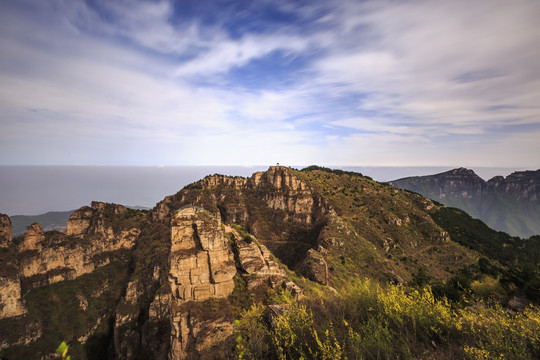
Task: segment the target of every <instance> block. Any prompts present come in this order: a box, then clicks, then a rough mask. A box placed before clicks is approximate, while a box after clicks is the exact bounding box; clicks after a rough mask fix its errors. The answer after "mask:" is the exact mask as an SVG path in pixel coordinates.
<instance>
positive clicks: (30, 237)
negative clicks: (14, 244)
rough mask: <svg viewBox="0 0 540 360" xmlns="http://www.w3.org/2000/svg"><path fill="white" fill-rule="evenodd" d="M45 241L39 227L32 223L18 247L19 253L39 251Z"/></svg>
mask: <svg viewBox="0 0 540 360" xmlns="http://www.w3.org/2000/svg"><path fill="white" fill-rule="evenodd" d="M44 240H45V234H44V233H43V229H42V228H41V225H39V224H36V223H33V224H32V225H30V226H29V227H28V230H27V231H26V235H24V240H23V242H22V243H21V245H20V247H19V251H21V252H22V251H27V250H37V251H39V250H41V248H42V242H43V241H44Z"/></svg>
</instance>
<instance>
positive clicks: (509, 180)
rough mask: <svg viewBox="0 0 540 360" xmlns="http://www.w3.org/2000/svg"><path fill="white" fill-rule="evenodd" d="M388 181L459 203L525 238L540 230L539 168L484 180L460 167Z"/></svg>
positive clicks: (491, 223)
mask: <svg viewBox="0 0 540 360" xmlns="http://www.w3.org/2000/svg"><path fill="white" fill-rule="evenodd" d="M389 184H391V185H393V186H395V187H397V188H400V189H406V190H410V191H414V192H417V193H419V194H422V195H424V196H426V197H428V198H430V199H433V200H436V201H439V202H441V203H443V204H445V205H447V206H452V207H457V208H460V209H462V210H464V211H465V212H467V213H468V214H470V215H471V216H473V217H475V218H478V219H480V220H482V221H483V222H485V223H486V224H487V225H488V226H490V227H492V228H493V229H496V230H499V231H504V232H506V233H509V234H512V235H514V236H520V237H523V238H527V237H530V236H532V235H537V234H540V170H536V171H518V172H514V173H512V174H510V175H508V176H507V177H506V178H505V177H503V176H496V177H494V178H492V179H490V180H488V181H484V180H483V179H482V178H480V177H479V176H478V175H476V174H475V173H474V171H472V170H468V169H464V168H459V169H454V170H450V171H447V172H443V173H440V174H436V175H429V176H414V177H407V178H403V179H398V180H394V181H390V182H389Z"/></svg>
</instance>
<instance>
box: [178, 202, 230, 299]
mask: <svg viewBox="0 0 540 360" xmlns="http://www.w3.org/2000/svg"><path fill="white" fill-rule="evenodd" d="M169 268H170V273H169V280H170V282H171V290H172V293H173V296H174V297H175V298H177V299H179V300H183V301H187V300H205V299H208V298H209V297H226V296H228V295H230V293H231V292H232V290H233V289H234V282H233V277H234V275H235V274H236V267H235V263H234V256H233V253H232V251H231V249H230V246H229V244H228V240H227V239H226V238H225V235H224V233H223V231H222V229H221V221H220V219H219V217H215V216H212V215H211V214H210V213H208V212H207V211H205V210H203V209H199V208H195V207H188V208H184V209H182V210H180V211H178V212H177V214H176V215H175V217H174V219H173V221H172V224H171V254H170V258H169Z"/></svg>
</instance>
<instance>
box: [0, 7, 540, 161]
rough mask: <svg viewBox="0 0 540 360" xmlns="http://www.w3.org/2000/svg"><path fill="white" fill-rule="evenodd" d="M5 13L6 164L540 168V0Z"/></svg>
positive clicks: (2, 117) (1, 121)
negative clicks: (264, 164) (538, 22)
mask: <svg viewBox="0 0 540 360" xmlns="http://www.w3.org/2000/svg"><path fill="white" fill-rule="evenodd" d="M0 10H1V11H0V20H1V21H0V23H1V24H0V46H2V49H3V51H2V54H1V55H0V81H1V83H2V84H3V85H2V87H1V88H0V107H1V109H2V112H1V113H0V130H1V134H0V140H1V142H0V151H1V153H2V157H1V158H0V163H1V164H120V165H121V164H132V165H136V164H141V165H153V164H178V165H182V164H230V165H242V164H257V163H258V164H263V163H273V162H277V161H279V162H281V163H291V164H310V163H324V164H327V165H411V166H415V165H449V166H452V165H464V166H515V165H516V164H518V163H519V164H521V165H522V166H524V167H530V168H536V167H538V164H537V159H536V158H537V156H536V154H538V153H539V151H540V145H539V144H538V142H537V141H534V140H533V139H534V138H535V137H536V138H540V109H539V105H538V104H539V102H538V100H539V99H540V70H539V68H538V66H537V62H538V59H539V58H540V49H539V48H538V46H537V44H538V40H540V30H539V29H538V27H537V26H536V22H537V19H538V17H539V16H540V5H538V4H537V3H536V2H533V1H527V0H516V1H513V2H511V3H510V2H507V1H499V0H495V1H487V0H485V1H484V0H478V1H474V2H465V1H461V0H459V1H453V2H433V1H423V0H411V1H392V0H383V1H363V2H359V1H343V2H336V3H328V2H323V1H320V2H319V1H313V2H308V3H304V4H302V3H295V4H292V3H290V2H286V1H283V2H281V1H277V2H275V1H274V2H266V1H261V2H247V1H246V2H230V3H227V2H223V3H220V4H215V3H214V2H204V1H203V2H191V1H183V2H180V1H178V2H176V1H157V2H156V1H110V2H105V1H103V2H101V1H97V2H96V1H88V2H85V1H72V2H63V1H59V0H47V1H41V2H38V3H36V2H32V1H17V2H16V1H6V2H3V3H2V5H1V9H0ZM215 14H219V16H216V15H215Z"/></svg>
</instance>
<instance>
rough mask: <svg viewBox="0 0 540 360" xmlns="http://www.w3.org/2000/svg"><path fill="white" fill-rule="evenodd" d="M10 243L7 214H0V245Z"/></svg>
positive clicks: (9, 226)
mask: <svg viewBox="0 0 540 360" xmlns="http://www.w3.org/2000/svg"><path fill="white" fill-rule="evenodd" d="M10 244H11V220H10V219H9V216H7V215H5V214H0V247H8V246H9V245H10Z"/></svg>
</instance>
